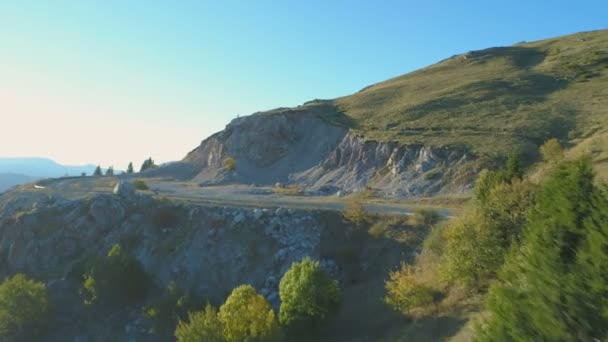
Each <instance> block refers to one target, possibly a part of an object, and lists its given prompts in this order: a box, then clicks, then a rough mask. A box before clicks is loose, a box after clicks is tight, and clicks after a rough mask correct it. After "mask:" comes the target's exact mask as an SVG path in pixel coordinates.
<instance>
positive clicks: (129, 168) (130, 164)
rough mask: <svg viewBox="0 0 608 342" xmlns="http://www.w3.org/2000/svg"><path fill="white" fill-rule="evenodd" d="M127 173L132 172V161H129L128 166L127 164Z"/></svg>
mask: <svg viewBox="0 0 608 342" xmlns="http://www.w3.org/2000/svg"><path fill="white" fill-rule="evenodd" d="M127 173H128V174H131V173H133V163H132V162H129V166H127Z"/></svg>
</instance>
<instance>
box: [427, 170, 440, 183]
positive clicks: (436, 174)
mask: <svg viewBox="0 0 608 342" xmlns="http://www.w3.org/2000/svg"><path fill="white" fill-rule="evenodd" d="M440 175H441V173H439V171H436V170H433V171H429V172H427V173H425V174H424V180H427V181H431V180H433V179H435V178H437V177H439V176H440Z"/></svg>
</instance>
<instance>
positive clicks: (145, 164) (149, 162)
mask: <svg viewBox="0 0 608 342" xmlns="http://www.w3.org/2000/svg"><path fill="white" fill-rule="evenodd" d="M155 167H156V164H154V160H152V157H150V158H148V159H146V160H144V162H143V164H141V168H140V170H139V172H143V171H146V170H148V169H153V168H155Z"/></svg>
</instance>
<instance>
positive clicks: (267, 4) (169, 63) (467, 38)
mask: <svg viewBox="0 0 608 342" xmlns="http://www.w3.org/2000/svg"><path fill="white" fill-rule="evenodd" d="M607 14H608V1H605V0H604V1H559V0H557V1H555V0H554V1H449V2H448V1H367V2H364V1H353V0H351V1H287V0H285V1H247V0H242V1H220V0H218V1H203V0H200V1H169V0H167V1H145V0H140V1H136V0H131V1H125V0H116V1H112V0H104V1H101V0H100V1H92V0H91V1H86V0H83V1H78V0H73V1H61V0H57V1H28V0H15V1H3V0H0V29H1V34H0V47H1V50H0V51H1V52H0V116H1V118H2V119H3V122H4V123H3V125H2V127H3V129H2V133H1V134H0V156H33V155H35V156H44V157H51V158H54V159H56V160H58V161H60V162H66V163H84V162H92V163H101V164H103V165H111V164H113V165H116V167H117V168H124V167H125V164H126V162H128V161H129V160H133V161H135V162H136V163H139V162H141V160H143V159H144V158H145V157H147V156H148V155H151V156H152V157H155V158H156V159H157V160H158V161H168V160H175V159H179V158H181V157H183V156H184V155H185V153H186V152H188V151H189V150H190V149H191V148H194V147H195V146H197V145H198V144H199V143H200V140H202V139H203V138H205V137H206V136H208V135H209V134H211V133H213V132H215V131H217V130H220V129H222V128H223V127H224V125H225V124H226V123H228V122H229V120H231V119H232V118H234V117H235V116H236V115H246V114H250V113H252V112H255V111H259V110H264V109H270V108H274V107H280V106H294V105H298V104H301V103H302V102H305V101H307V100H310V99H314V98H333V97H338V96H342V95H348V94H350V93H353V92H355V91H357V90H359V89H361V88H363V87H364V86H367V85H369V84H372V83H375V82H378V81H382V80H384V79H387V78H390V77H394V76H397V75H400V74H403V73H406V72H408V71H412V70H415V69H417V68H420V67H423V66H426V65H429V64H431V63H434V62H436V61H438V60H440V59H443V58H446V57H449V56H451V55H453V54H457V53H462V52H465V51H469V50H475V49H481V48H486V47H490V46H499V45H510V44H513V43H516V42H519V41H522V40H526V41H531V40H538V39H542V38H549V37H553V36H558V35H564V34H569V33H574V32H578V31H586V30H594V29H603V28H607V27H608V15H607ZM6 120H8V121H9V122H11V124H12V125H11V127H10V128H8V126H7V125H6V124H5V123H6V122H7V121H6Z"/></svg>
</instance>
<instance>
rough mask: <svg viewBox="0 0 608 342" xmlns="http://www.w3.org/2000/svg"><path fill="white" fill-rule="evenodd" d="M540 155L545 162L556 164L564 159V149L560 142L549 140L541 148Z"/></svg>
mask: <svg viewBox="0 0 608 342" xmlns="http://www.w3.org/2000/svg"><path fill="white" fill-rule="evenodd" d="M540 154H541V155H542V156H543V161H545V162H546V163H552V164H555V163H558V162H560V161H561V160H562V159H563V158H564V148H563V147H562V145H561V144H560V143H559V140H557V139H549V140H547V141H546V142H545V143H544V144H543V146H541V147H540Z"/></svg>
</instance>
